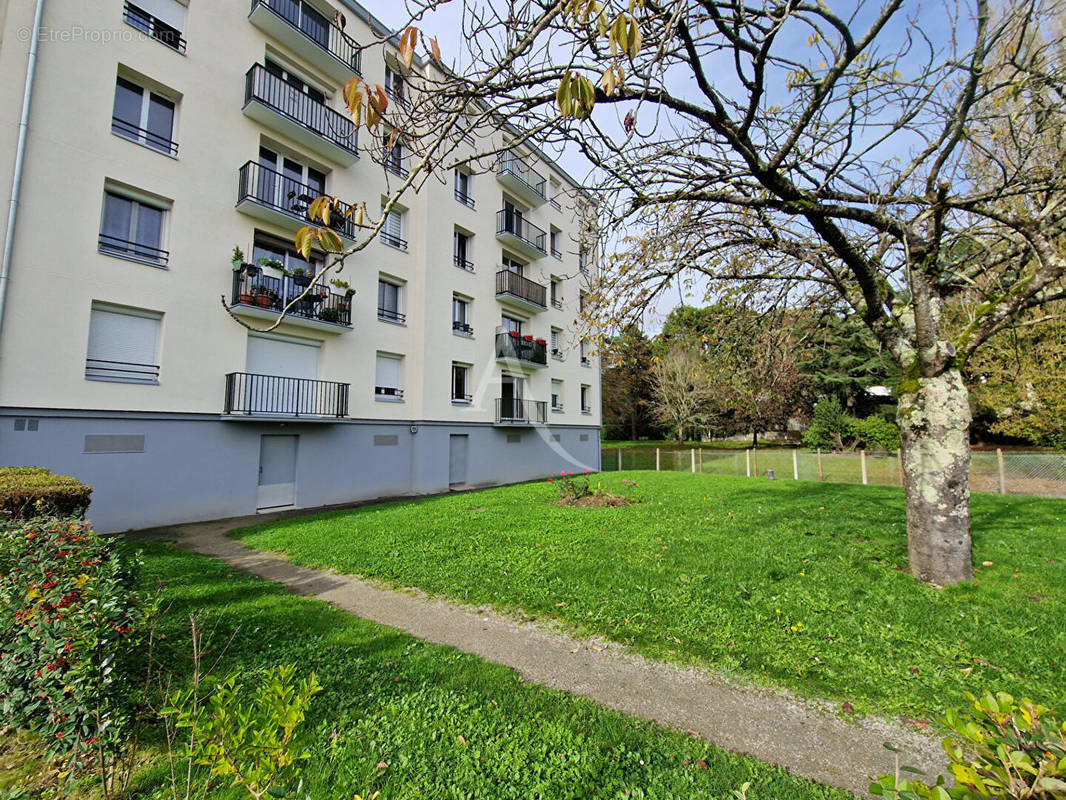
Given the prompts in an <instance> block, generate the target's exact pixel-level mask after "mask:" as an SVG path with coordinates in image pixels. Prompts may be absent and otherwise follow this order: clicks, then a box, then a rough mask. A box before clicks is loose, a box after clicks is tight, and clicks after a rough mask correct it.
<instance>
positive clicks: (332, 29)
mask: <svg viewBox="0 0 1066 800" xmlns="http://www.w3.org/2000/svg"><path fill="white" fill-rule="evenodd" d="M248 19H249V21H250V22H251V23H252V24H253V25H255V27H257V28H259V30H261V31H263V33H265V34H267V35H268V36H271V37H273V38H274V39H277V40H278V41H279V42H281V43H282V44H283V45H285V47H286V49H288V50H291V51H292V52H294V53H296V54H297V55H299V56H300V57H302V58H303V60H304V61H307V62H308V63H310V64H312V65H313V66H314V67H316V68H318V69H319V70H320V71H321V72H323V73H325V74H326V75H328V76H329V77H330V78H332V79H333V80H335V81H336V82H337V83H339V84H342V85H343V84H345V83H347V82H348V81H349V80H351V78H352V76H353V75H359V74H360V72H359V67H360V59H359V52H360V48H359V43H358V42H356V41H355V39H353V38H352V37H351V36H349V35H348V34H346V33H345V32H344V31H342V30H341V29H340V28H339V27H338V26H337V25H336V24H335V23H334V22H333V21H331V20H329V19H327V18H326V17H325V16H323V15H321V14H318V13H316V12H314V11H311V12H310V13H308V8H307V6H306V4H303V3H300V2H299V0H252V11H251V13H250V14H249V15H248Z"/></svg>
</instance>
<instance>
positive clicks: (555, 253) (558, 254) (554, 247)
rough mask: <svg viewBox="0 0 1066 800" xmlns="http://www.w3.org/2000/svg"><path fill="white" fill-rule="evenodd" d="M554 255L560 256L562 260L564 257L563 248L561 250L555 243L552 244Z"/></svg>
mask: <svg viewBox="0 0 1066 800" xmlns="http://www.w3.org/2000/svg"><path fill="white" fill-rule="evenodd" d="M552 256H554V257H555V258H558V259H559V260H560V261H562V258H563V251H562V250H560V249H559V248H558V247H556V246H555V245H552Z"/></svg>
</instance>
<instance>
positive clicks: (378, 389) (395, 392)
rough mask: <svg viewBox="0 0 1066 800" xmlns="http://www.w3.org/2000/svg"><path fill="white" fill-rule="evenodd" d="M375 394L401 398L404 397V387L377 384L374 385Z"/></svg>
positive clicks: (376, 395)
mask: <svg viewBox="0 0 1066 800" xmlns="http://www.w3.org/2000/svg"><path fill="white" fill-rule="evenodd" d="M374 396H375V397H395V398H398V399H399V398H402V397H403V389H399V388H397V387H396V386H375V387H374Z"/></svg>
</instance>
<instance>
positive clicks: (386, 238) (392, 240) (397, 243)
mask: <svg viewBox="0 0 1066 800" xmlns="http://www.w3.org/2000/svg"><path fill="white" fill-rule="evenodd" d="M378 235H379V236H380V237H381V241H383V242H384V243H385V244H387V245H391V246H392V247H396V248H399V249H400V250H406V249H407V240H406V239H401V238H400V237H399V236H397V235H396V234H394V233H389V232H388V231H382V232H381V233H379V234H378Z"/></svg>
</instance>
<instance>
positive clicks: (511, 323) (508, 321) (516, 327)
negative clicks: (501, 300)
mask: <svg viewBox="0 0 1066 800" xmlns="http://www.w3.org/2000/svg"><path fill="white" fill-rule="evenodd" d="M500 327H501V328H502V329H503V333H511V332H512V331H514V332H515V333H517V334H519V335H521V333H522V320H520V319H515V318H514V317H509V316H507V315H506V314H504V315H503V316H502V317H501V318H500Z"/></svg>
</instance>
